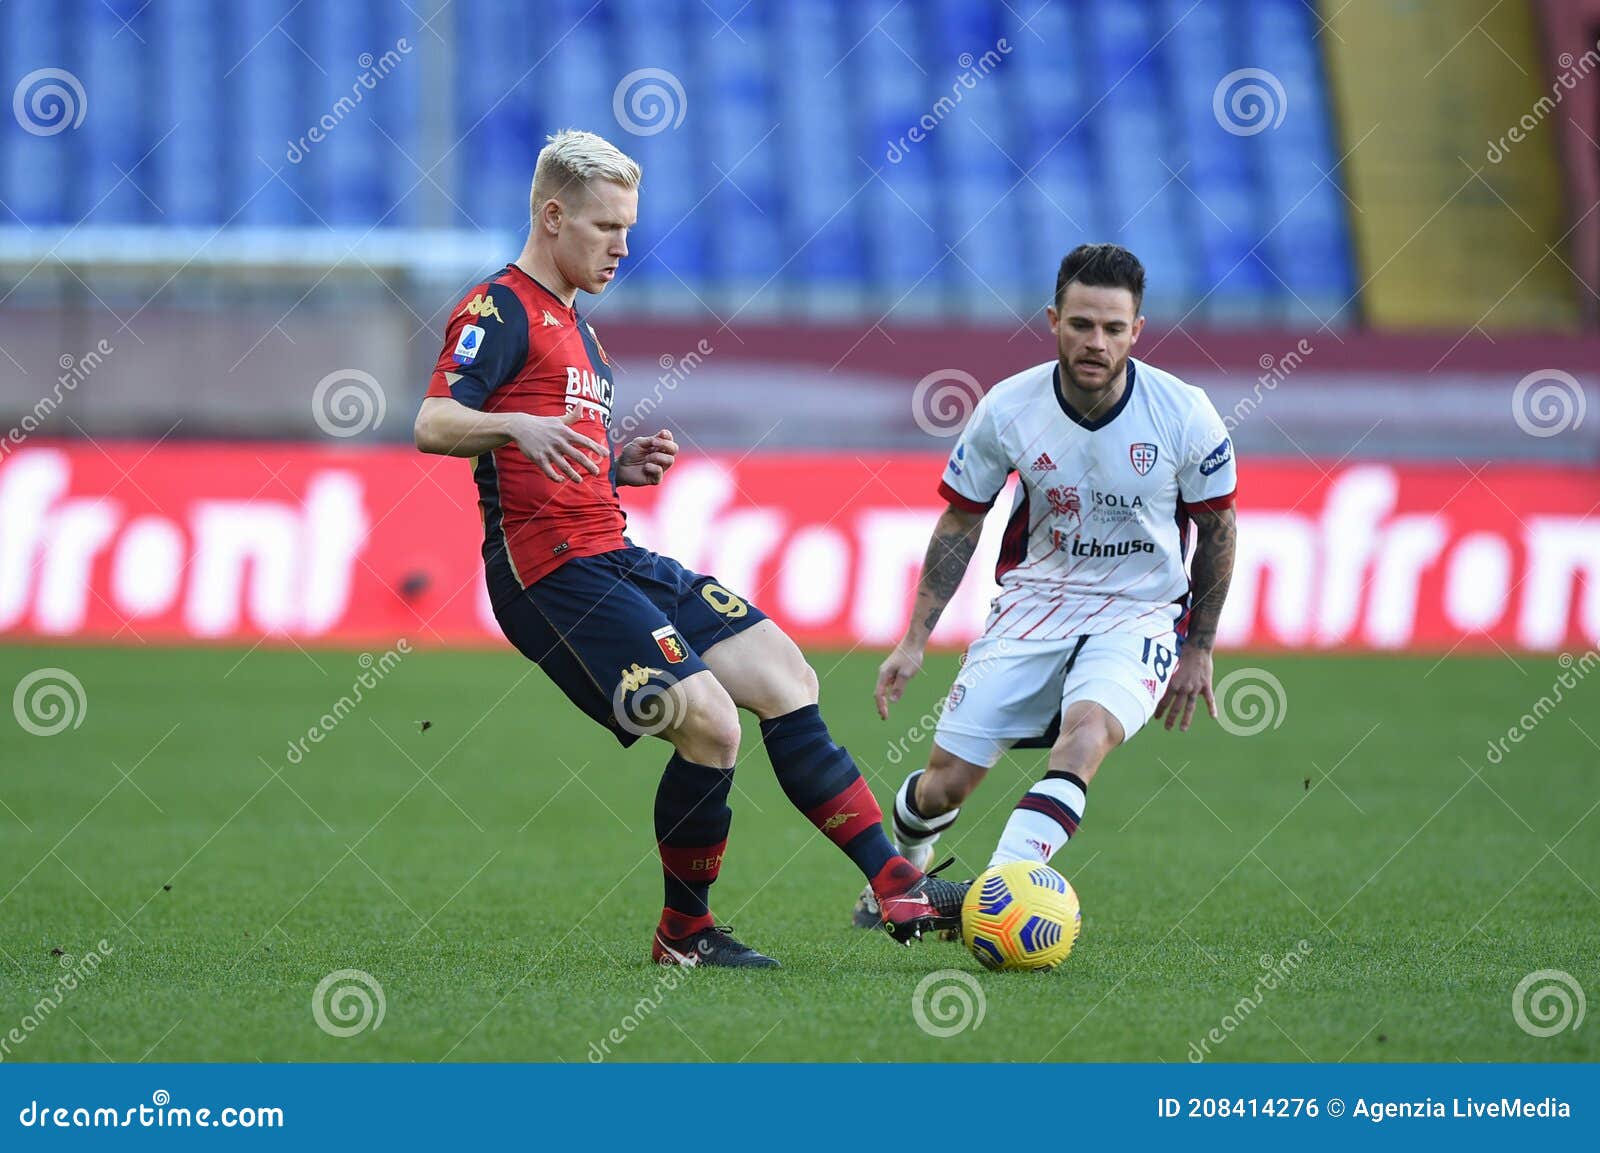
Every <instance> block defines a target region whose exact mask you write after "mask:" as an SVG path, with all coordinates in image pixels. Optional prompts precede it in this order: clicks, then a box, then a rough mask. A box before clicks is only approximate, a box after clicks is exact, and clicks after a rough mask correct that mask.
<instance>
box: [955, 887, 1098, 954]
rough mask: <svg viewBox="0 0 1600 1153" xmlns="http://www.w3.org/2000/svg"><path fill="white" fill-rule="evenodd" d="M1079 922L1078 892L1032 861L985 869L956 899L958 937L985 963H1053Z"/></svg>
mask: <svg viewBox="0 0 1600 1153" xmlns="http://www.w3.org/2000/svg"><path fill="white" fill-rule="evenodd" d="M1082 927H1083V915H1082V913H1081V912H1079V910H1078V894H1077V893H1075V892H1073V889H1072V886H1071V885H1069V884H1068V883H1067V879H1066V878H1065V877H1063V876H1062V875H1061V874H1060V873H1058V872H1056V871H1055V870H1054V869H1052V868H1051V867H1050V866H1049V865H1042V864H1040V863H1039V862H1037V861H1007V862H1006V863H1005V864H1003V865H995V866H994V867H993V868H991V869H985V870H984V871H983V873H982V874H981V875H980V876H979V877H978V879H977V880H976V881H974V882H972V888H971V889H969V890H967V899H966V900H965V901H963V902H962V903H961V939H962V940H963V941H965V942H966V943H967V948H968V949H969V950H971V952H972V955H973V956H974V957H976V958H978V960H979V961H981V962H982V963H983V966H984V968H986V969H1023V970H1029V969H1054V968H1055V967H1056V966H1057V965H1059V964H1061V962H1063V961H1065V960H1066V959H1067V954H1069V953H1071V952H1072V946H1073V945H1074V944H1075V943H1076V942H1077V940H1078V931H1079V930H1080V929H1081V928H1082Z"/></svg>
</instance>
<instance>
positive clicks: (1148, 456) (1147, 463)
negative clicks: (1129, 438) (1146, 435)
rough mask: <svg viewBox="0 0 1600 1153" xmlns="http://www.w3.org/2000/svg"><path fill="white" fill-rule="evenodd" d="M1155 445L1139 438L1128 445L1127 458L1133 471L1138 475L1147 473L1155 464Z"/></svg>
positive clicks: (1156, 452) (1156, 451)
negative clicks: (1134, 442)
mask: <svg viewBox="0 0 1600 1153" xmlns="http://www.w3.org/2000/svg"><path fill="white" fill-rule="evenodd" d="M1158 451H1159V450H1157V448H1156V446H1155V445H1153V444H1151V443H1150V442H1149V441H1147V440H1141V441H1139V442H1138V443H1136V444H1130V445H1129V446H1128V460H1130V461H1131V462H1132V463H1133V471H1134V472H1136V473H1138V474H1139V475H1140V476H1145V475H1147V474H1148V473H1149V472H1150V470H1151V469H1153V468H1155V466H1156V456H1157V454H1158Z"/></svg>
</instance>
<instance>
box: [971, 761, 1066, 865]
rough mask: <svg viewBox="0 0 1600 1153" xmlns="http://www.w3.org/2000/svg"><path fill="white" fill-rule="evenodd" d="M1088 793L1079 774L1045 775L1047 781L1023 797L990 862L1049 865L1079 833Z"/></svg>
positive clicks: (1062, 770)
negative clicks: (1027, 862)
mask: <svg viewBox="0 0 1600 1153" xmlns="http://www.w3.org/2000/svg"><path fill="white" fill-rule="evenodd" d="M1088 792H1089V786H1088V785H1087V784H1085V783H1084V780H1083V778H1082V777H1080V776H1078V774H1076V773H1070V772H1067V771H1066V770H1064V769H1052V770H1051V771H1050V772H1048V773H1046V774H1045V775H1044V780H1042V781H1040V782H1039V783H1038V784H1037V785H1034V786H1033V788H1031V789H1029V790H1028V791H1027V792H1026V793H1023V794H1022V799H1021V800H1020V801H1018V802H1017V807H1016V808H1015V809H1014V810H1012V813H1011V819H1010V820H1008V821H1007V822H1006V827H1005V831H1004V832H1002V833H1001V834H1000V844H999V845H997V846H996V847H995V850H994V856H992V857H990V858H989V864H990V866H991V867H992V866H994V865H1003V864H1005V863H1006V862H1007V861H1040V862H1043V863H1046V864H1048V863H1049V861H1050V858H1051V857H1053V856H1055V855H1056V854H1057V853H1058V852H1060V851H1061V850H1062V848H1063V847H1065V845H1066V843H1067V842H1068V841H1069V840H1070V839H1071V838H1072V834H1073V833H1076V832H1077V831H1078V822H1079V821H1081V820H1083V806H1084V804H1085V803H1086V802H1087V801H1088Z"/></svg>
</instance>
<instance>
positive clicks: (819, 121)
mask: <svg viewBox="0 0 1600 1153" xmlns="http://www.w3.org/2000/svg"><path fill="white" fill-rule="evenodd" d="M1028 9H1031V11H1030V10H1028ZM538 13H539V16H538V19H506V20H503V21H500V22H499V23H497V24H496V25H494V28H493V32H492V34H491V33H490V31H489V30H488V28H487V26H486V25H484V24H483V23H482V22H481V21H480V20H479V15H480V14H479V13H478V12H477V11H476V10H474V9H471V8H469V7H463V6H460V5H456V6H449V7H446V8H444V9H441V10H438V11H434V12H432V13H427V12H425V11H424V10H422V9H413V8H411V7H409V6H406V5H392V4H388V3H384V2H383V0H345V2H343V3H340V4H333V5H299V6H291V5H287V4H285V3H283V2H282V0H238V2H237V3H235V4H233V5H227V6H219V5H214V4H209V3H206V2H204V0H169V2H167V3H163V4H159V5H142V4H140V3H138V0H106V2H105V3H99V2H98V0H96V2H94V3H89V2H84V3H81V4H77V5H72V6H69V11H68V12H67V14H66V16H65V17H64V18H63V19H62V20H60V21H41V20H36V19H30V18H28V17H27V16H25V15H24V6H22V5H15V4H13V5H0V63H3V64H4V65H5V68H6V74H7V75H14V76H17V77H19V78H21V77H24V76H27V75H29V74H30V73H33V72H36V71H38V70H41V69H46V68H59V69H64V70H66V71H67V72H69V73H71V74H72V76H73V77H74V78H76V79H77V80H78V81H79V82H81V84H82V85H83V88H84V90H85V92H86V93H87V100H88V102H89V104H90V106H91V114H90V115H88V116H87V117H86V118H85V119H84V121H83V123H82V124H81V126H78V127H76V128H74V129H72V130H71V131H63V132H60V133H49V134H45V133H35V132H29V131H27V129H26V127H25V126H23V125H18V124H7V125H6V126H5V127H4V128H3V130H0V202H3V203H4V206H5V209H6V212H5V213H0V227H6V226H7V223H8V221H9V223H10V224H12V225H13V226H15V225H16V223H17V222H20V223H21V224H23V225H26V226H27V227H29V228H35V227H40V226H51V225H65V224H75V223H79V222H82V223H85V224H89V225H104V226H112V227H121V226H124V225H152V224H160V225H167V226H173V225H176V226H182V227H187V228H195V229H206V228H215V227H218V226H224V227H229V228H251V229H270V230H278V229H296V228H309V229H316V230H319V231H320V230H321V229H323V228H324V226H327V227H331V228H334V229H339V230H355V231H356V232H357V233H364V232H367V231H368V230H371V229H373V228H375V227H376V228H385V229H402V228H413V229H451V228H454V229H461V230H464V231H466V232H483V233H495V234H496V235H497V236H499V235H503V234H506V233H509V234H512V235H515V234H518V233H520V232H521V231H522V230H523V229H524V228H525V227H526V219H527V207H528V206H527V195H528V181H529V176H530V168H531V162H532V159H533V157H534V155H535V154H536V153H537V150H538V148H539V147H540V145H541V144H542V142H543V138H544V136H545V135H546V134H547V133H548V132H550V131H552V130H554V129H557V128H561V127H567V126H579V127H587V128H590V129H593V130H595V131H598V132H601V133H602V134H605V135H608V136H610V137H612V138H614V139H616V140H617V142H618V143H619V144H621V145H622V146H623V147H624V148H625V149H626V150H627V151H629V152H630V153H631V154H633V155H635V156H636V157H637V158H638V159H639V161H640V163H641V164H642V166H643V168H644V171H645V185H644V197H643V200H642V204H641V215H640V219H639V224H638V227H637V228H636V229H635V232H634V235H633V239H632V245H631V247H632V252H633V257H634V259H633V260H632V261H631V262H630V264H629V265H628V266H626V267H625V269H624V272H623V277H622V279H623V281H625V282H627V283H629V284H630V291H629V292H628V293H626V294H617V295H618V297H625V298H626V300H627V302H628V304H627V306H628V307H632V308H641V309H645V310H650V311H656V312H668V313H670V312H692V311H698V310H701V309H703V308H704V307H706V306H708V305H709V306H711V307H713V308H715V309H716V310H717V311H718V313H719V315H723V316H727V315H730V314H732V313H733V312H735V311H738V312H739V313H740V314H741V315H743V316H745V317H751V316H776V315H780V314H781V315H793V314H799V315H803V316H812V317H818V318H826V317H832V316H848V315H859V313H860V311H861V309H862V308H863V307H864V306H867V307H869V310H870V306H871V304H873V303H879V304H880V307H879V308H878V309H877V311H876V313H875V315H883V314H893V315H896V316H898V317H901V318H911V317H919V316H921V317H946V316H959V317H969V318H985V319H991V320H1013V319H1014V320H1027V319H1029V318H1031V317H1035V316H1036V315H1037V312H1038V310H1039V308H1040V307H1041V306H1042V305H1043V304H1044V303H1045V302H1046V300H1047V299H1048V292H1049V287H1050V285H1051V284H1052V283H1053V278H1054V272H1055V268H1056V264H1057V262H1058V261H1059V260H1060V257H1061V255H1062V254H1063V253H1064V252H1065V251H1067V250H1068V249H1070V248H1071V247H1072V246H1073V245H1075V244H1078V243H1081V242H1084V241H1087V240H1104V239H1112V240H1118V241H1121V242H1123V243H1126V244H1127V245H1129V246H1130V247H1131V248H1133V249H1134V250H1135V251H1136V252H1137V253H1138V254H1139V256H1140V257H1141V258H1142V259H1143V260H1144V261H1145V263H1146V264H1147V265H1148V266H1149V267H1150V268H1151V270H1152V276H1151V286H1150V291H1149V295H1148V297H1147V301H1146V307H1147V311H1148V312H1149V313H1150V314H1152V315H1155V316H1159V317H1162V318H1163V319H1168V320H1172V319H1178V318H1188V317H1192V318H1193V319H1194V320H1195V321H1196V322H1202V323H1219V322H1220V323H1237V324H1252V323H1257V322H1261V321H1290V322H1293V321H1305V320H1310V319H1313V318H1315V319H1318V320H1320V319H1322V318H1325V317H1328V316H1332V315H1334V314H1335V313H1336V312H1337V311H1338V310H1339V309H1340V307H1341V306H1342V305H1343V304H1344V302H1345V301H1346V300H1347V298H1348V297H1349V296H1350V294H1351V292H1352V291H1353V290H1354V287H1355V283H1354V282H1355V275H1354V272H1353V263H1352V254H1351V252H1350V239H1349V235H1348V230H1347V228H1346V225H1345V213H1346V206H1345V204H1344V200H1343V193H1342V191H1341V185H1340V174H1339V172H1338V170H1337V169H1336V167H1335V166H1336V164H1337V158H1338V147H1337V145H1336V143H1335V133H1334V128H1333V123H1332V111H1331V107H1330V101H1329V99H1328V95H1327V87H1326V81H1325V79H1324V77H1323V75H1322V62H1321V53H1320V48H1319V45H1318V41H1317V36H1318V32H1319V24H1318V20H1317V17H1316V15H1315V13H1314V12H1313V11H1312V10H1311V9H1310V8H1309V7H1307V6H1306V5H1305V4H1303V3H1302V2H1301V0H1216V2H1214V3H1206V4H1202V5H1195V4H1193V3H1192V0H1049V2H1046V3H1043V4H1032V5H1014V4H1009V3H1006V2H1004V0H983V2H973V0H929V2H928V3H925V4H905V3H896V2H895V0H793V2H791V3H787V4H782V5H762V4H744V3H742V0H704V2H702V0H601V2H599V3H595V2H593V0H546V2H544V3H541V4H540V5H539V7H538ZM401 37H405V38H406V42H407V44H408V45H409V47H410V51H409V52H406V53H404V54H403V55H401V56H399V57H398V60H399V63H398V64H397V65H396V66H394V67H392V68H389V69H387V70H386V74H385V75H383V77H382V79H381V80H378V81H377V84H376V86H372V87H361V86H359V84H358V78H359V77H360V76H361V75H362V73H363V71H364V70H366V63H370V62H371V61H373V60H376V59H381V58H382V56H383V53H385V52H387V51H391V50H394V49H395V48H396V46H397V44H398V42H399V41H400V39H401ZM364 62H366V63H364ZM1246 68H1260V69H1263V70H1265V71H1266V72H1269V73H1270V74H1271V76H1272V77H1273V79H1274V80H1275V81H1276V82H1277V83H1279V84H1281V86H1282V89H1283V93H1284V97H1283V106H1284V108H1283V110H1284V112H1285V115H1284V116H1283V117H1282V119H1281V121H1275V122H1274V124H1273V125H1271V126H1270V127H1268V128H1265V129H1263V130H1262V131H1260V132H1252V133H1236V132H1229V131H1228V130H1227V129H1226V127H1225V126H1224V125H1223V124H1221V123H1219V121H1218V118H1217V116H1216V114H1215V112H1214V107H1213V98H1214V95H1215V94H1216V91H1217V86H1218V84H1219V82H1220V81H1221V80H1222V78H1223V77H1224V76H1228V75H1230V74H1232V73H1234V72H1237V71H1239V70H1241V69H1246ZM354 90H359V91H360V92H361V96H362V99H361V100H360V101H358V102H355V103H354V104H352V103H351V101H350V99H349V98H350V97H351V95H352V92H353V91H354ZM661 115H665V117H666V118H667V120H668V123H664V124H663V123H657V122H654V121H651V120H650V119H649V118H650V117H652V116H656V117H659V116H661ZM638 117H643V118H644V119H643V120H642V121H640V120H637V119H636V118H638ZM630 120H631V121H634V122H633V123H629V121H630ZM330 123H331V125H332V126H331V127H329V124H330ZM313 127H316V128H317V130H318V133H319V134H320V135H321V139H318V140H314V139H310V137H311V135H312V129H313ZM1323 173H1327V174H1328V175H1327V176H1326V177H1324V176H1323V175H1322V174H1323ZM274 235H283V236H288V235H292V233H283V234H277V233H274ZM277 243H280V244H281V243H283V241H281V240H280V241H277Z"/></svg>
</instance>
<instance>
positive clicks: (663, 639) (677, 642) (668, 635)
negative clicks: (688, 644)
mask: <svg viewBox="0 0 1600 1153" xmlns="http://www.w3.org/2000/svg"><path fill="white" fill-rule="evenodd" d="M650 635H651V636H652V637H654V638H655V641H656V645H657V646H658V647H659V648H660V649H661V655H662V656H664V657H666V658H667V663H668V664H669V665H675V664H678V663H679V662H681V661H682V660H683V659H684V658H685V657H687V656H688V655H689V651H688V649H686V648H684V645H683V638H682V637H680V636H679V635H678V630H677V629H675V628H673V627H672V626H671V625H663V626H662V627H660V628H658V629H657V630H656V631H655V632H653V633H651V634H650Z"/></svg>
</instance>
